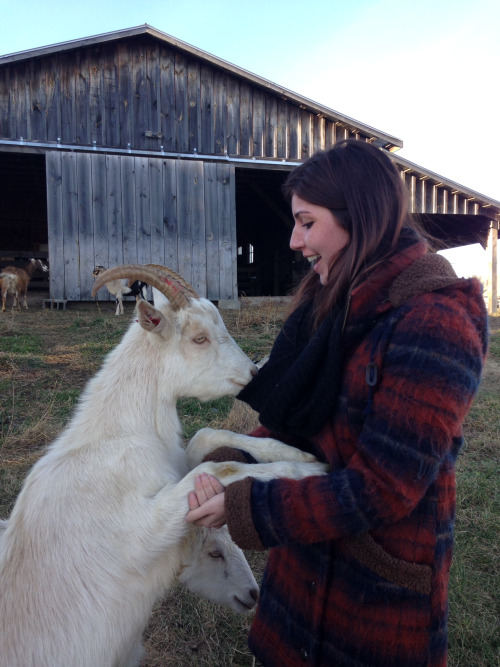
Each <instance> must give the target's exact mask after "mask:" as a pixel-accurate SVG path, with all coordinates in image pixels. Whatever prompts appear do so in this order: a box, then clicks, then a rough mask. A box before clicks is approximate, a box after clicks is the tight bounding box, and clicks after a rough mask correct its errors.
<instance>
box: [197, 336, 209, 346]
mask: <svg viewBox="0 0 500 667" xmlns="http://www.w3.org/2000/svg"><path fill="white" fill-rule="evenodd" d="M206 340H207V337H206V336H196V338H194V342H195V343H196V344H197V345H201V344H202V343H204V342H205V341H206Z"/></svg>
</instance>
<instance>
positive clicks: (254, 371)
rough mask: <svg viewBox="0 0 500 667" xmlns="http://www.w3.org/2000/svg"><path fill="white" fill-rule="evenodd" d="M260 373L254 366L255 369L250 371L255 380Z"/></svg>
mask: <svg viewBox="0 0 500 667" xmlns="http://www.w3.org/2000/svg"><path fill="white" fill-rule="evenodd" d="M258 372H259V369H258V368H257V366H254V367H253V368H252V370H251V371H250V373H251V374H252V377H253V378H254V377H255V376H256V375H257V373H258Z"/></svg>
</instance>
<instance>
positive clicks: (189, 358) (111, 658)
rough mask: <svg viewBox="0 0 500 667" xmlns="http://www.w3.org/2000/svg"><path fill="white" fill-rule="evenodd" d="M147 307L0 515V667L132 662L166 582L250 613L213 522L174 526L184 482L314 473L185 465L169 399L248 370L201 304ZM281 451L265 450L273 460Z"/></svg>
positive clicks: (234, 383) (224, 383)
mask: <svg viewBox="0 0 500 667" xmlns="http://www.w3.org/2000/svg"><path fill="white" fill-rule="evenodd" d="M158 305H159V308H158V309H156V308H154V307H153V306H151V305H150V304H148V303H147V302H145V301H140V302H139V303H138V306H137V313H138V322H137V323H133V324H132V325H131V326H130V328H129V329H128V331H127V333H126V334H125V336H124V338H123V340H122V342H121V343H120V344H119V345H118V346H117V347H116V348H115V349H114V350H113V351H112V352H111V353H110V354H109V355H108V357H107V359H106V361H105V363H104V365H103V367H102V369H101V370H100V371H99V373H98V374H97V375H96V376H95V377H94V378H93V379H92V380H91V381H90V382H89V383H88V385H87V388H86V389H85V391H84V393H83V394H82V398H81V401H80V404H79V406H78V408H77V410H76V412H75V414H74V416H73V418H72V419H71V421H70V422H69V424H68V426H67V427H66V429H65V430H64V431H63V432H62V433H61V435H60V436H59V437H58V438H57V440H56V441H55V442H54V443H53V444H52V445H51V447H50V448H49V450H48V451H47V452H46V454H45V455H44V456H43V457H42V458H41V459H40V460H39V461H38V463H37V464H36V465H35V466H34V468H33V470H32V471H31V473H30V474H29V476H28V477H27V479H26V482H25V484H24V487H23V489H22V491H21V493H20V495H19V497H18V499H17V502H16V504H15V506H14V509H13V512H12V515H11V517H10V520H9V522H8V526H7V527H6V528H5V524H4V523H0V666H1V667H14V666H16V667H17V666H22V667H25V666H26V667H28V666H33V667H34V666H36V667H63V666H64V667H115V666H127V667H128V666H132V665H137V664H138V663H139V661H140V658H141V654H142V648H141V635H142V632H143V630H144V628H145V626H146V624H147V622H148V618H149V616H150V613H151V610H152V607H153V606H154V604H155V603H156V601H157V600H158V599H159V598H160V597H162V596H163V595H164V594H165V592H166V591H167V590H168V588H169V587H171V586H172V585H173V584H174V583H175V582H176V581H179V582H181V583H183V584H184V585H185V586H187V587H188V588H190V589H191V590H193V591H195V592H197V593H200V594H202V595H205V596H206V597H208V598H210V599H212V600H214V601H217V602H220V603H223V604H228V605H230V606H232V607H233V608H234V609H237V610H240V611H244V610H248V609H250V608H252V607H253V606H254V605H255V601H256V597H257V592H258V590H257V586H256V583H255V579H254V577H253V575H252V573H251V571H250V569H249V567H248V564H247V563H246V561H245V559H244V556H243V553H242V552H241V550H240V549H238V547H236V545H234V544H233V543H232V542H231V540H230V538H229V535H228V533H227V530H226V529H225V528H224V529H221V530H215V529H212V530H208V529H200V528H195V527H193V526H192V525H191V524H188V523H187V522H186V521H185V515H186V513H187V510H188V505H187V494H188V492H189V491H190V490H192V489H193V488H194V476H195V475H197V474H198V473H200V472H202V471H207V472H211V473H212V474H215V475H216V476H217V477H219V478H220V479H221V481H223V483H226V484H227V483H230V482H231V481H235V480H237V479H243V478H244V477H247V476H248V475H252V476H254V477H259V478H260V479H272V478H274V477H279V476H288V477H295V478H297V479H298V478H301V477H304V476H307V475H311V474H323V473H324V472H325V471H326V467H325V466H324V465H323V464H319V463H309V462H304V460H305V461H308V460H310V458H311V457H309V456H308V455H304V454H303V453H301V452H298V453H293V452H292V455H291V456H290V457H289V458H291V459H292V461H291V462H286V463H283V462H277V463H264V464H255V465H251V466H247V465H244V464H238V463H230V464H226V463H213V462H206V463H202V464H201V465H198V466H197V467H196V468H195V469H194V470H191V471H190V466H189V462H188V457H187V455H186V450H185V449H184V448H183V446H182V440H181V425H180V422H179V418H178V416H177V412H176V401H177V399H178V398H180V397H197V398H199V399H200V400H209V399H213V398H216V397H219V396H222V395H225V394H233V395H234V394H237V393H238V392H239V391H240V389H241V387H242V386H243V385H245V384H246V383H247V382H248V381H249V380H250V378H251V376H252V374H253V373H254V372H255V366H254V364H252V362H251V361H250V360H249V359H248V357H247V356H246V355H245V354H244V353H243V352H242V351H241V350H240V348H239V347H238V346H237V345H236V343H235V342H234V341H233V339H232V338H231V337H230V336H229V334H228V332H227V330H226V328H225V326H224V324H223V322H222V319H221V317H220V314H219V313H218V311H217V309H216V308H215V307H214V306H213V305H212V304H211V303H210V302H209V301H207V300H205V299H193V300H191V302H190V305H189V306H187V307H186V308H182V309H180V310H177V311H174V310H172V309H171V308H170V305H169V304H168V302H166V301H165V300H163V301H162V303H161V305H160V304H158ZM214 434H215V435H214ZM207 440H208V441H209V442H208V445H207ZM273 442H274V441H272V440H270V439H268V441H264V442H262V441H260V440H259V439H257V438H250V437H248V436H239V435H238V434H233V433H230V432H228V431H223V432H216V431H211V430H210V429H203V430H202V431H201V432H200V434H199V435H197V436H195V438H194V439H193V441H192V442H191V443H190V446H189V452H190V458H191V461H192V463H194V464H196V463H198V462H199V460H200V456H202V455H203V454H205V453H207V451H210V450H211V449H215V448H216V447H217V446H218V445H219V444H236V446H243V445H244V446H245V448H247V449H249V450H250V451H252V447H253V448H254V449H255V452H254V453H257V450H259V448H261V447H262V445H264V446H266V447H268V448H271V447H273V446H274V445H273V444H272V443H273ZM278 444H279V443H278ZM198 448H199V452H200V453H198V454H197V453H196V450H197V449H198ZM283 448H284V449H287V448H286V446H284V445H281V444H280V445H279V447H277V449H276V450H273V451H275V454H277V455H278V456H279V457H280V458H281V457H283V451H282V450H283ZM295 452H297V450H295ZM271 458H272V457H269V456H268V457H267V459H265V460H269V459H271ZM296 460H299V461H300V462H299V463H296V462H294V461H296Z"/></svg>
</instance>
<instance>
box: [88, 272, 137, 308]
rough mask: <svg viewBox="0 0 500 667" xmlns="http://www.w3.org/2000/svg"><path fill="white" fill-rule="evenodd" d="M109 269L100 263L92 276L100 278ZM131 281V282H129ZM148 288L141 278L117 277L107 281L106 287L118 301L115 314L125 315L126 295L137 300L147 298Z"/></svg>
mask: <svg viewBox="0 0 500 667" xmlns="http://www.w3.org/2000/svg"><path fill="white" fill-rule="evenodd" d="M106 270H107V269H106V268H105V267H104V266H101V265H100V264H98V265H97V266H96V267H95V268H94V270H93V271H92V278H94V280H95V279H96V278H98V277H99V276H100V275H101V274H102V273H104V271H106ZM129 283H130V284H129ZM146 288H147V283H145V282H142V281H140V280H135V281H133V282H131V281H129V280H126V279H121V278H120V279H115V280H111V281H110V282H108V283H106V289H107V290H108V292H109V293H110V294H112V295H113V296H114V297H115V300H116V301H115V302H116V312H115V315H123V314H124V310H123V297H124V296H135V300H136V302H137V301H139V299H144V300H146Z"/></svg>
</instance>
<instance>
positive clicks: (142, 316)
mask: <svg viewBox="0 0 500 667" xmlns="http://www.w3.org/2000/svg"><path fill="white" fill-rule="evenodd" d="M137 315H138V319H137V321H138V322H139V324H140V325H141V327H142V328H143V329H145V330H146V331H149V332H152V333H161V332H162V331H163V329H164V328H165V326H166V324H167V318H166V317H165V315H164V314H163V313H162V312H161V311H159V310H157V309H156V308H155V307H154V306H152V305H151V304H150V303H148V301H139V303H138V305H137Z"/></svg>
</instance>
